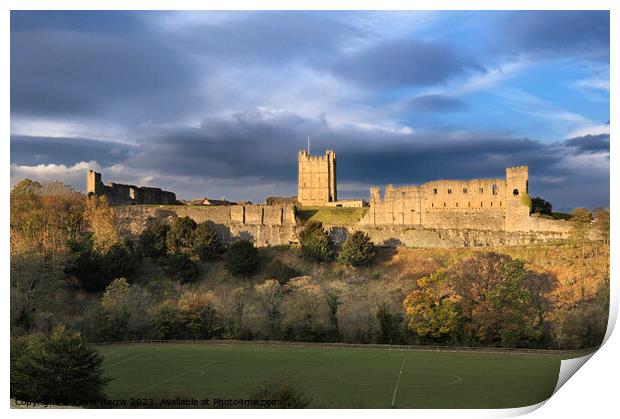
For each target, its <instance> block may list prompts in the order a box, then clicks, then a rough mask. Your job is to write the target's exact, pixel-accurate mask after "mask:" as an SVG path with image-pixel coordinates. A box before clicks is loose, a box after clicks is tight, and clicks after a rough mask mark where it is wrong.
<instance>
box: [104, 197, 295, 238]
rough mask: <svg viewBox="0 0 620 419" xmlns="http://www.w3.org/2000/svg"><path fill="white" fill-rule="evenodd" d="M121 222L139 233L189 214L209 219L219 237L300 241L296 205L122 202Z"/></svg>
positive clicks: (191, 216) (135, 234) (193, 217)
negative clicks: (139, 203) (140, 203)
mask: <svg viewBox="0 0 620 419" xmlns="http://www.w3.org/2000/svg"><path fill="white" fill-rule="evenodd" d="M116 211H117V213H118V214H119V216H120V218H121V220H122V224H123V225H124V226H126V232H127V234H129V235H130V236H134V237H135V236H138V235H140V234H141V233H142V232H143V231H144V229H146V228H147V226H148V225H149V224H151V223H154V222H161V221H163V222H170V221H171V220H172V219H174V218H176V217H189V218H191V219H193V220H194V221H196V222H197V223H203V222H209V223H211V224H212V226H213V227H214V228H215V230H216V231H217V232H218V235H219V236H220V239H221V240H222V241H223V242H225V243H229V242H232V241H234V240H235V239H246V240H250V241H252V242H253V243H254V244H255V245H256V246H275V245H282V244H293V243H297V241H298V240H297V223H296V221H295V212H294V207H292V206H268V205H231V206H184V205H170V206H160V207H153V206H141V205H132V206H122V207H116Z"/></svg>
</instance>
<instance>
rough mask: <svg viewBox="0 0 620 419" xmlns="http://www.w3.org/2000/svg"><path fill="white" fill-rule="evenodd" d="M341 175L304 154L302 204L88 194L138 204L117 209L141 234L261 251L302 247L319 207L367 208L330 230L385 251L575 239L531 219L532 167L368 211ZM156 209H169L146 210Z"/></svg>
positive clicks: (375, 195)
mask: <svg viewBox="0 0 620 419" xmlns="http://www.w3.org/2000/svg"><path fill="white" fill-rule="evenodd" d="M336 173H337V172H336V153H335V152H333V151H332V150H328V151H326V152H325V155H323V156H312V155H310V153H309V151H307V150H302V151H300V152H299V153H298V196H297V199H296V201H295V200H291V199H284V198H283V199H282V202H279V201H278V199H276V198H272V201H273V202H272V201H269V202H271V204H267V205H226V206H218V205H214V206H206V207H205V206H202V207H200V206H191V205H172V204H177V201H176V197H175V195H174V193H172V192H166V191H162V190H161V189H158V188H143V187H137V186H133V185H121V184H115V183H108V184H107V185H103V183H102V182H101V175H100V174H99V173H95V172H93V171H92V170H90V171H89V172H88V177H87V186H88V187H87V189H88V193H89V194H94V195H105V196H107V197H108V199H109V202H110V203H111V204H113V205H127V204H135V205H134V206H126V207H123V208H119V209H118V210H119V212H120V213H121V214H122V215H123V216H125V217H127V218H128V219H129V221H130V222H132V225H133V229H132V232H133V233H134V234H139V233H140V231H141V230H143V228H145V226H146V225H147V224H148V223H149V222H151V221H152V220H154V219H170V217H175V216H188V217H190V218H192V219H194V220H195V221H196V222H211V223H213V224H214V225H215V226H217V228H218V231H219V232H220V235H221V236H222V238H223V239H224V240H233V239H234V238H235V237H243V238H247V239H250V240H252V241H253V242H254V243H255V244H256V245H257V246H269V245H279V244H291V243H296V242H297V241H298V235H297V234H298V230H299V228H302V226H301V225H300V222H299V220H298V219H297V217H296V214H297V208H303V207H314V206H318V207H325V206H328V207H366V208H360V210H359V211H360V212H359V214H360V218H359V219H358V221H356V222H353V223H352V224H349V225H346V226H339V225H333V226H332V225H328V226H326V227H328V228H329V229H330V230H331V231H332V235H334V237H335V239H336V241H337V242H338V241H341V240H343V238H344V237H346V235H347V234H348V233H349V232H351V231H355V230H361V231H364V232H366V233H367V234H368V235H369V236H370V237H371V239H372V240H373V241H374V242H375V243H376V244H379V245H388V246H400V245H403V246H411V247H463V246H490V245H506V244H528V243H536V242H541V241H549V240H562V239H566V238H567V237H568V234H569V230H570V223H569V222H565V221H564V220H555V219H549V218H543V217H539V216H537V215H530V198H529V193H528V186H529V185H528V168H527V166H517V167H509V168H506V174H505V177H504V178H490V179H470V180H436V181H431V182H427V183H424V184H421V185H410V186H400V187H394V186H392V185H388V186H387V187H386V188H385V190H384V192H383V194H382V193H381V190H380V188H377V187H373V188H371V189H370V197H369V201H368V203H366V202H365V201H362V200H338V195H337V178H336ZM293 198H294V197H293ZM292 202H296V203H295V204H293V203H292ZM153 204H156V205H160V206H162V207H160V208H158V207H146V206H144V205H153ZM163 205H166V207H163ZM149 220H150V221H149Z"/></svg>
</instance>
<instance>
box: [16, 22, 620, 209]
mask: <svg viewBox="0 0 620 419" xmlns="http://www.w3.org/2000/svg"><path fill="white" fill-rule="evenodd" d="M10 42H11V63H10V67H11V184H15V183H16V182H18V181H19V180H21V179H24V178H31V179H35V180H39V181H49V180H58V181H62V182H64V183H66V184H68V185H71V186H73V187H74V188H75V189H76V190H79V191H85V188H86V171H87V170H88V169H89V168H93V169H95V170H96V171H99V172H102V174H103V181H104V183H107V182H109V181H114V182H117V183H131V184H136V185H141V186H156V187H161V188H162V189H166V190H171V191H173V192H175V193H176V194H177V197H178V198H180V199H197V198H201V197H205V196H207V197H211V198H221V197H224V198H227V199H231V200H251V201H253V202H256V203H259V202H263V200H264V198H265V197H267V196H291V195H295V194H296V192H297V191H296V188H297V151H298V150H299V149H302V148H305V147H306V145H307V137H308V136H309V137H310V142H311V151H312V153H313V154H323V153H324V151H325V150H326V149H333V150H334V151H336V153H337V156H338V194H339V198H363V199H368V195H369V188H370V187H371V186H385V185H387V184H394V185H408V184H420V183H423V182H427V181H430V180H437V179H469V178H479V177H503V176H504V174H505V172H504V170H505V167H507V166H514V165H528V166H529V173H530V181H529V185H530V194H531V195H532V196H541V197H543V198H544V199H546V200H548V201H550V202H551V203H552V204H553V205H554V208H555V209H557V210H561V211H568V210H570V209H572V208H574V207H578V206H584V207H588V208H595V207H598V206H608V205H609V141H610V136H609V131H610V130H609V128H610V125H609V124H610V116H609V114H610V107H609V13H608V12H606V11H514V12H511V11H462V12H459V11H435V12H433V11H424V12H414V11H411V12H387V11H374V12H358V11H332V12H321V11H315V12H300V11H290V12H275V11H257V12H172V11H167V12H155V11H146V12H145V11H143V12H125V11H123V12H115V11H94V12H93V11H89V12H70V11H52V12H50V11H47V12H39V11H12V12H11V41H10Z"/></svg>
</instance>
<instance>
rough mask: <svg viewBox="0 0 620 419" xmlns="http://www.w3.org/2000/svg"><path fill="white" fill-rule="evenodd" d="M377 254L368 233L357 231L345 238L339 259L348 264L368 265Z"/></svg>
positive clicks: (355, 265)
mask: <svg viewBox="0 0 620 419" xmlns="http://www.w3.org/2000/svg"><path fill="white" fill-rule="evenodd" d="M375 255H376V251H375V245H374V244H373V243H372V240H371V239H370V237H369V236H368V234H366V233H364V232H363V231H356V232H354V233H353V234H350V235H349V237H347V239H346V240H345V242H344V244H343V245H342V248H341V249H340V253H339V254H338V259H340V261H342V262H343V263H346V264H348V265H351V266H354V267H358V266H363V265H368V264H370V262H372V260H373V259H374V257H375Z"/></svg>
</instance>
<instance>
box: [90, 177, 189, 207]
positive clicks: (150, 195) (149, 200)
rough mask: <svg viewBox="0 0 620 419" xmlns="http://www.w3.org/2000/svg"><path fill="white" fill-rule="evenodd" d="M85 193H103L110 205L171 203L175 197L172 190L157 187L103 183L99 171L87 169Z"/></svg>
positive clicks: (174, 200)
mask: <svg viewBox="0 0 620 419" xmlns="http://www.w3.org/2000/svg"><path fill="white" fill-rule="evenodd" d="M86 193H87V194H88V195H89V196H91V195H95V196H101V195H104V196H106V197H107V198H108V203H109V204H111V205H161V204H167V205H173V204H176V203H177V197H176V195H175V194H174V193H173V192H168V191H162V190H161V189H159V188H148V187H139V186H135V185H123V184H121V183H112V182H109V183H108V184H107V185H104V184H103V182H102V181H101V173H97V172H95V171H93V170H89V171H88V173H87V175H86Z"/></svg>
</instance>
